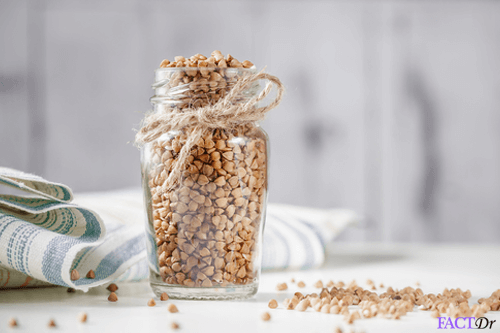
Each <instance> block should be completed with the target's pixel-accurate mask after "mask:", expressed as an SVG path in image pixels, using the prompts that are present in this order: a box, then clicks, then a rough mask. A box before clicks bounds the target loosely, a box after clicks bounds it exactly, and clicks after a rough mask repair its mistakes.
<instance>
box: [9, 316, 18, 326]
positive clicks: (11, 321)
mask: <svg viewBox="0 0 500 333" xmlns="http://www.w3.org/2000/svg"><path fill="white" fill-rule="evenodd" d="M9 326H10V327H17V320H16V318H10V319H9Z"/></svg>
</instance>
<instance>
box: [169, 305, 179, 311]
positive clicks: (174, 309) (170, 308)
mask: <svg viewBox="0 0 500 333" xmlns="http://www.w3.org/2000/svg"><path fill="white" fill-rule="evenodd" d="M167 310H168V312H170V313H176V312H179V310H178V309H177V307H176V306H175V304H169V305H168V307H167Z"/></svg>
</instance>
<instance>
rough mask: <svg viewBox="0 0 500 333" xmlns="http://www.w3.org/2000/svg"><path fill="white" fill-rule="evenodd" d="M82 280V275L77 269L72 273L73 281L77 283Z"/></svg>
mask: <svg viewBox="0 0 500 333" xmlns="http://www.w3.org/2000/svg"><path fill="white" fill-rule="evenodd" d="M78 279H80V273H78V271H77V270H76V269H74V270H72V271H71V281H76V280H78Z"/></svg>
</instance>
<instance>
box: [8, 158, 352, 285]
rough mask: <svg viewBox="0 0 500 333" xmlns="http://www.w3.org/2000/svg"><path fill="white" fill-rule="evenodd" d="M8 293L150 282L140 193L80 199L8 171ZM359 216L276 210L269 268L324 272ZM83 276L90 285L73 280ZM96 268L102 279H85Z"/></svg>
mask: <svg viewBox="0 0 500 333" xmlns="http://www.w3.org/2000/svg"><path fill="white" fill-rule="evenodd" d="M0 185H6V186H10V187H14V188H16V189H18V190H22V191H25V192H27V193H28V194H29V195H28V196H19V195H6V194H3V195H2V194H0V289H7V288H20V287H36V286H46V285H60V286H66V287H73V288H75V289H80V290H84V291H86V290H88V289H89V288H90V287H94V286H98V285H102V284H105V283H108V282H110V281H137V280H142V279H146V278H147V277H148V274H149V268H148V265H147V261H146V260H145V258H146V241H145V232H144V219H145V210H144V207H143V201H142V194H141V190H140V189H133V190H122V191H114V192H101V193H88V194H81V195H78V196H76V198H75V202H77V203H78V204H76V203H74V202H73V194H72V191H71V189H70V188H69V187H67V186H65V185H62V184H57V183H53V182H49V181H46V180H44V179H43V178H41V177H38V176H34V175H30V174H26V173H23V172H20V171H17V170H12V169H7V168H1V167H0ZM358 220H359V218H358V216H357V215H356V214H355V213H354V212H352V211H350V210H343V209H332V210H322V209H309V208H303V207H294V206H288V205H276V204H269V205H268V208H267V215H266V225H265V232H264V245H263V251H262V252H263V258H262V265H263V269H307V268H312V267H317V266H320V265H321V264H322V263H323V262H324V259H325V245H326V244H327V243H328V242H330V241H331V240H332V239H333V238H334V237H335V236H336V235H338V234H339V233H340V231H341V230H343V229H344V228H345V227H347V226H348V225H350V224H353V223H355V222H356V221H358ZM73 269H76V270H78V271H79V272H80V274H82V275H83V276H82V277H83V278H81V279H79V280H77V281H72V280H71V278H70V272H71V271H72V270H73ZM90 269H92V270H94V272H95V279H87V278H85V274H86V272H88V271H89V270H90Z"/></svg>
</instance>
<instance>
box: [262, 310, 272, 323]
mask: <svg viewBox="0 0 500 333" xmlns="http://www.w3.org/2000/svg"><path fill="white" fill-rule="evenodd" d="M261 318H262V320H263V321H269V320H270V319H271V315H270V314H269V312H264V313H263V314H262V316H261Z"/></svg>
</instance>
